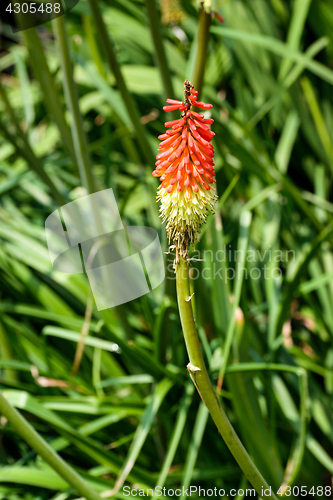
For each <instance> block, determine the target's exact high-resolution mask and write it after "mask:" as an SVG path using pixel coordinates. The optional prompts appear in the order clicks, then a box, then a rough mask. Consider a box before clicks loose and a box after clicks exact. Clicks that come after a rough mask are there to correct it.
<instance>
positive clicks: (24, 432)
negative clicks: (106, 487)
mask: <svg viewBox="0 0 333 500" xmlns="http://www.w3.org/2000/svg"><path fill="white" fill-rule="evenodd" d="M0 413H1V414H2V415H4V417H6V419H7V420H8V422H9V423H10V424H11V425H12V426H13V427H14V428H15V429H16V431H17V432H18V433H19V434H20V436H21V437H22V438H23V439H24V440H25V441H26V442H27V443H28V445H29V446H31V448H32V449H33V450H35V452H36V453H38V455H40V456H41V457H42V458H43V459H44V460H45V462H47V463H48V464H49V465H50V466H51V467H52V469H54V470H55V471H56V472H57V473H58V474H59V475H60V476H61V477H62V478H63V479H64V480H65V481H67V482H68V484H69V485H70V486H71V487H72V488H74V489H75V491H76V492H77V493H79V494H80V495H82V496H83V497H84V498H85V499H86V500H101V497H100V496H99V494H98V493H97V492H96V491H94V490H93V489H91V488H90V486H88V484H87V483H86V482H85V481H84V480H83V479H82V478H81V477H80V476H79V475H78V474H77V473H76V472H75V470H74V469H72V467H70V466H69V465H68V464H67V463H66V462H65V461H64V460H63V459H62V458H61V457H60V456H59V455H58V454H57V453H56V452H55V451H54V450H53V449H52V448H51V447H50V446H49V445H48V444H47V443H46V442H45V441H44V440H43V439H42V438H41V436H40V435H39V434H38V433H37V432H36V431H35V430H34V429H33V427H31V425H30V424H29V423H28V422H27V421H26V420H25V419H24V418H23V417H22V415H21V414H20V413H19V412H18V411H17V410H15V408H13V407H12V406H11V405H10V404H9V402H8V401H7V399H6V398H5V397H4V396H3V394H2V393H1V392H0Z"/></svg>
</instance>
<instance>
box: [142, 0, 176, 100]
mask: <svg viewBox="0 0 333 500" xmlns="http://www.w3.org/2000/svg"><path fill="white" fill-rule="evenodd" d="M146 7H147V14H148V18H149V24H150V31H151V36H152V39H153V42H154V46H155V52H156V58H157V64H158V67H159V70H160V73H161V78H162V83H163V87H164V93H165V98H166V99H167V98H168V97H174V91H173V86H172V81H171V76H170V71H169V67H168V61H167V58H166V54H165V50H164V45H163V39H162V33H161V24H160V20H159V16H158V13H157V9H156V3H155V0H146Z"/></svg>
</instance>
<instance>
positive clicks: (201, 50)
mask: <svg viewBox="0 0 333 500" xmlns="http://www.w3.org/2000/svg"><path fill="white" fill-rule="evenodd" d="M211 17H212V16H211V14H210V12H207V11H206V10H205V9H204V8H203V7H201V10H200V13H199V30H198V36H197V51H196V54H195V62H194V69H193V75H192V80H191V81H192V83H193V85H194V88H195V89H196V90H197V91H198V92H199V95H200V94H201V90H202V85H203V81H204V75H205V66H206V60H207V54H208V43H209V28H210V23H211Z"/></svg>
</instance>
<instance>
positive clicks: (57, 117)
mask: <svg viewBox="0 0 333 500" xmlns="http://www.w3.org/2000/svg"><path fill="white" fill-rule="evenodd" d="M16 16H17V17H18V20H19V24H20V26H21V27H22V28H23V31H22V36H23V37H24V40H25V43H26V46H27V48H28V52H29V56H30V62H31V65H32V67H33V71H34V73H35V75H36V77H37V80H38V82H39V84H40V87H41V90H42V92H43V94H44V103H45V107H46V108H47V110H48V112H49V113H50V115H51V116H52V117H53V119H54V121H55V123H56V124H57V126H58V129H59V131H60V134H61V139H62V142H63V144H64V146H65V147H66V148H67V151H68V152H69V154H70V156H71V158H72V160H73V161H74V162H75V154H74V148H73V141H72V137H71V134H70V130H69V127H68V125H67V123H66V120H65V115H64V110H63V106H62V104H61V101H60V99H59V93H58V90H57V88H56V85H55V83H54V80H53V77H52V74H51V72H50V69H49V67H48V64H47V60H46V56H45V53H44V50H43V46H42V43H41V41H40V38H39V36H38V34H37V31H36V28H30V29H28V28H29V27H30V24H29V21H30V17H29V16H30V14H28V13H27V14H23V12H22V9H20V13H19V14H16Z"/></svg>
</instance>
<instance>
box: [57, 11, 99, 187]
mask: <svg viewBox="0 0 333 500" xmlns="http://www.w3.org/2000/svg"><path fill="white" fill-rule="evenodd" d="M53 25H54V28H55V34H56V38H57V42H58V47H59V57H60V61H61V67H62V71H63V85H64V91H65V98H66V104H67V107H68V109H69V111H70V114H71V129H72V137H73V143H74V151H75V156H76V161H77V164H78V168H79V172H80V177H81V182H82V185H83V186H84V187H85V188H86V190H87V192H88V193H94V192H95V184H94V178H93V173H92V163H91V159H90V153H89V149H88V144H87V140H86V136H85V133H84V130H83V120H82V116H81V113H80V109H79V101H78V95H77V89H76V85H75V83H74V79H73V67H72V63H71V60H70V55H69V48H68V40H67V34H66V29H65V21H64V16H59V17H56V18H55V19H54V20H53Z"/></svg>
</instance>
